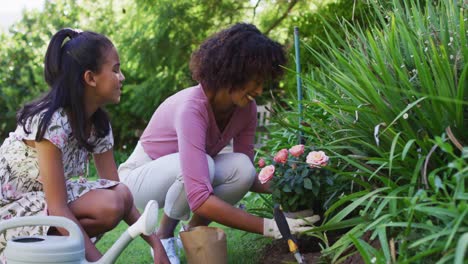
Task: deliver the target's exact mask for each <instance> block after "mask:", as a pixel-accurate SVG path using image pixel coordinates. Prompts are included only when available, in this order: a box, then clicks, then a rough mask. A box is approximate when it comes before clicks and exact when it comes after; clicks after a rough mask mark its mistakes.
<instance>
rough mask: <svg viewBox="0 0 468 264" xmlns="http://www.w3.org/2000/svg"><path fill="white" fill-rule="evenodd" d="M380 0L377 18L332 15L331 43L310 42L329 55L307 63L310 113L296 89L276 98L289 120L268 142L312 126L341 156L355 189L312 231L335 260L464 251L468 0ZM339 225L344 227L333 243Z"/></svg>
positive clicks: (316, 139) (405, 258) (337, 164)
mask: <svg viewBox="0 0 468 264" xmlns="http://www.w3.org/2000/svg"><path fill="white" fill-rule="evenodd" d="M371 2H372V6H373V7H374V9H375V14H377V15H378V23H376V24H375V25H373V26H371V27H370V28H369V29H367V30H366V29H362V28H361V27H359V26H353V25H351V24H349V23H347V22H346V21H343V23H342V27H341V28H339V29H337V28H335V27H331V26H327V22H326V21H323V23H324V25H325V27H326V31H327V37H326V38H323V39H321V41H322V46H321V48H312V47H307V43H303V46H305V47H306V48H308V51H309V52H310V53H311V54H312V55H313V56H314V59H315V63H314V64H315V65H318V66H317V67H314V68H313V69H312V70H311V72H310V73H307V74H306V75H303V79H304V80H305V87H306V91H305V95H304V97H305V99H304V100H303V101H302V102H300V103H302V104H303V107H304V111H303V117H302V119H303V121H304V122H303V123H301V124H298V123H297V120H298V119H299V118H298V117H299V113H297V112H291V110H292V111H294V109H297V108H296V106H297V104H298V103H299V102H298V101H297V100H294V99H288V100H287V101H288V102H289V104H292V105H293V107H294V108H292V109H291V108H287V107H281V104H277V106H276V109H275V113H276V118H275V121H276V123H277V124H278V127H279V129H278V130H277V131H276V132H273V133H272V134H271V136H270V138H271V139H270V142H269V143H268V144H267V146H266V147H265V148H264V152H268V151H267V150H270V149H272V150H278V149H280V148H281V147H283V146H285V145H290V144H291V142H294V141H297V138H298V137H299V135H301V134H302V135H303V137H304V140H305V142H307V143H306V144H308V145H313V146H315V147H316V148H318V149H322V150H324V151H326V152H327V153H329V155H330V159H331V160H333V163H332V166H328V167H327V170H330V171H332V172H333V173H335V174H336V176H337V177H338V178H339V179H340V181H341V184H343V185H346V187H347V189H346V190H343V191H342V192H341V193H339V199H337V200H336V201H334V203H333V204H331V205H330V206H329V208H328V209H327V211H326V212H325V213H324V214H323V217H324V221H323V223H322V224H321V225H320V226H318V227H316V228H313V229H311V230H310V231H309V232H308V233H307V234H308V235H311V236H316V237H320V238H321V239H322V248H323V249H322V251H321V253H322V260H324V261H326V262H327V263H328V262H333V263H335V262H337V263H339V262H342V261H349V260H350V259H352V256H353V254H357V255H360V258H361V260H363V261H364V262H365V263H454V262H455V263H464V261H465V260H466V256H465V254H466V253H465V252H466V247H467V235H466V234H467V232H468V217H467V214H468V205H467V199H468V194H467V192H466V185H467V178H468V166H467V165H468V147H467V145H466V144H468V134H467V133H466V131H467V128H468V126H467V122H468V120H467V119H468V118H467V114H468V89H467V86H468V81H467V79H466V78H467V75H468V66H467V63H466V61H467V59H468V45H467V35H468V31H467V28H466V22H467V6H466V3H463V1H436V2H432V1H430V2H427V3H419V2H412V1H411V2H407V1H397V0H394V1H392V3H391V6H390V8H386V7H385V6H384V4H383V3H381V2H380V1H378V2H374V1H371ZM339 31H344V33H345V34H344V35H343V34H340V33H339ZM291 98H294V97H292V96H291ZM298 132H300V133H298ZM275 191H277V190H275ZM275 191H274V192H275ZM324 199H326V197H325V198H324ZM337 229H340V230H344V231H345V234H344V235H342V236H341V238H340V239H339V240H338V241H336V242H334V243H333V244H332V243H329V240H328V235H329V234H330V233H331V232H333V230H337ZM464 234H465V235H464Z"/></svg>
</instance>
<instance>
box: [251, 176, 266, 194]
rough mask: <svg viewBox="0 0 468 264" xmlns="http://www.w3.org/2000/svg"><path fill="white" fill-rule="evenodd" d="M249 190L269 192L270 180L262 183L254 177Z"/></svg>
mask: <svg viewBox="0 0 468 264" xmlns="http://www.w3.org/2000/svg"><path fill="white" fill-rule="evenodd" d="M257 176H258V175H257ZM250 191H251V192H256V193H271V188H270V182H266V183H264V184H262V183H261V182H260V180H259V179H258V177H255V180H254V183H253V184H252V187H250Z"/></svg>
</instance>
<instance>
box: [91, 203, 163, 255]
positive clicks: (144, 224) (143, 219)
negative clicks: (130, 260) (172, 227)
mask: <svg viewBox="0 0 468 264" xmlns="http://www.w3.org/2000/svg"><path fill="white" fill-rule="evenodd" d="M158 207H159V206H158V202H156V201H154V200H151V201H149V202H148V203H147V204H146V207H145V210H144V211H143V214H142V215H141V216H140V218H139V219H138V220H137V221H136V222H135V223H134V224H133V225H131V226H130V227H129V228H128V229H127V230H126V231H125V232H124V233H123V234H122V235H121V236H120V237H119V239H118V240H117V241H116V242H115V243H114V244H113V245H112V246H111V248H110V249H109V250H107V252H106V253H105V254H104V256H102V258H101V259H99V260H98V261H96V262H87V263H97V264H111V263H114V262H115V260H116V259H117V258H118V257H119V255H120V253H122V251H123V250H124V249H125V247H127V245H128V243H130V241H132V240H133V239H134V238H136V237H137V236H139V235H141V234H144V235H147V236H148V235H151V234H152V233H153V232H154V231H155V229H156V226H157V224H158Z"/></svg>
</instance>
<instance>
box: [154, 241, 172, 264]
mask: <svg viewBox="0 0 468 264" xmlns="http://www.w3.org/2000/svg"><path fill="white" fill-rule="evenodd" d="M154 236H156V235H154ZM152 248H153V254H154V255H153V256H152V257H153V259H154V264H158V263H164V264H170V262H169V258H168V257H167V254H166V251H165V250H164V247H163V246H162V244H161V241H160V240H159V238H157V237H156V241H154V243H153V246H152Z"/></svg>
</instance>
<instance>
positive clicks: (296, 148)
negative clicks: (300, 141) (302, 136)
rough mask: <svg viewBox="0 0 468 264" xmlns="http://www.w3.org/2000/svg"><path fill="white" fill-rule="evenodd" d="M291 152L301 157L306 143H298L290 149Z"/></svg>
mask: <svg viewBox="0 0 468 264" xmlns="http://www.w3.org/2000/svg"><path fill="white" fill-rule="evenodd" d="M289 153H291V155H292V156H294V157H296V158H299V156H301V155H302V154H304V145H296V146H293V147H292V148H290V149H289Z"/></svg>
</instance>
